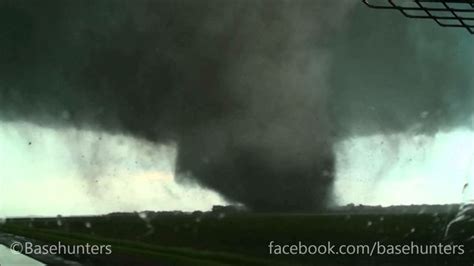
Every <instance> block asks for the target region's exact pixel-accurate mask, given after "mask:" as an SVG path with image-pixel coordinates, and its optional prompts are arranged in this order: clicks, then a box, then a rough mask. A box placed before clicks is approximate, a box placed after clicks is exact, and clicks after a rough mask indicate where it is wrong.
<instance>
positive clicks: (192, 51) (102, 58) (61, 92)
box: [0, 0, 472, 211]
mask: <svg viewBox="0 0 474 266" xmlns="http://www.w3.org/2000/svg"><path fill="white" fill-rule="evenodd" d="M410 25H412V24H410V23H408V22H407V21H406V20H404V19H403V18H400V17H399V16H398V14H393V16H390V14H388V13H383V14H382V13H377V12H373V10H368V9H366V8H364V7H363V6H362V5H358V2H355V1H352V0H351V1H349V0H348V1H300V0H295V1H280V0H276V1H264V0H261V1H241V0H237V1H220V0H205V1H204V0H203V1H191V0H160V1H145V0H138V1H51V0H50V1H41V2H39V1H18V0H16V1H1V2H0V106H1V107H0V108H1V111H0V115H1V118H2V119H3V120H7V121H17V120H24V121H29V122H33V123H37V124H40V125H43V126H47V127H56V128H59V129H61V128H63V127H71V126H73V127H77V128H87V129H93V130H98V131H108V132H112V133H122V134H129V135H133V136H135V137H137V138H144V139H147V140H151V141H154V142H159V143H176V144H177V147H178V159H177V171H178V174H177V176H178V177H179V178H181V179H189V178H190V179H192V180H194V181H197V182H198V183H199V184H201V185H202V186H205V187H208V188H211V189H214V190H216V191H218V192H219V193H220V194H221V195H223V196H224V197H225V198H226V199H228V200H230V201H235V202H241V203H243V204H245V205H247V206H248V207H249V208H251V209H254V210H261V211H302V210H318V209H321V208H323V207H325V206H326V205H327V204H328V203H329V199H330V195H331V192H332V184H333V176H334V168H335V166H334V162H335V160H334V154H333V149H332V146H333V143H334V141H337V140H338V139H340V138H346V137H350V136H354V135H366V134H375V133H381V132H382V133H386V132H398V131H405V130H407V129H411V128H412V127H416V128H417V129H419V130H420V132H433V131H435V129H438V128H449V127H454V126H456V125H458V124H462V123H464V121H465V119H466V118H467V115H466V114H468V112H467V111H466V110H468V109H469V108H468V106H469V105H468V103H469V102H468V100H467V99H472V98H469V97H470V96H472V93H470V91H469V90H468V89H467V86H468V84H469V82H470V75H469V69H467V68H464V67H465V66H466V64H467V63H466V62H464V60H465V59H464V58H463V57H462V56H461V54H459V52H457V50H456V49H457V48H458V46H457V45H456V43H458V42H455V41H453V40H454V39H456V38H457V39H460V38H461V35H455V34H451V35H449V34H445V33H446V31H442V29H438V28H436V30H435V29H434V28H430V27H429V26H428V27H427V29H425V28H422V27H418V28H413V27H411V26H410ZM387 27H394V28H395V30H392V31H391V32H388V31H387ZM462 36H464V35H462ZM450 38H453V39H450ZM424 44H428V45H431V46H430V47H429V48H428V49H425V48H424V47H423V45H424ZM458 45H459V44H458ZM437 48H440V49H442V50H443V51H446V52H447V53H450V56H449V57H446V56H441V55H439V54H437V53H435V52H438V50H437ZM470 69H472V68H470ZM436 71H437V72H436ZM433 72H435V73H442V74H443V75H431V73H433ZM453 81H455V82H454V83H453ZM445 96H449V97H448V98H445ZM465 97H467V98H465ZM460 99H462V101H461V102H460V103H456V104H455V102H456V100H460ZM374 110H375V111H374ZM424 112H427V113H428V115H426V114H425V113H424ZM420 113H423V114H424V115H423V117H424V118H425V120H423V121H421V122H420V119H419V114H420ZM419 123H421V125H419ZM85 167H86V166H85Z"/></svg>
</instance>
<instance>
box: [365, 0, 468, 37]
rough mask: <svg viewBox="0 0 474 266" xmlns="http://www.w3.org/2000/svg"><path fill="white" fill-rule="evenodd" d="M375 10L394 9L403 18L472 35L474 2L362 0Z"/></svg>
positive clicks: (447, 0)
mask: <svg viewBox="0 0 474 266" xmlns="http://www.w3.org/2000/svg"><path fill="white" fill-rule="evenodd" d="M362 1H363V2H364V3H365V4H366V5H367V6H369V7H371V8H376V9H395V10H398V11H400V12H401V13H402V14H403V15H404V16H405V17H408V18H419V19H432V20H434V21H436V23H438V25H440V26H442V27H455V28H465V29H466V30H467V31H469V33H471V34H474V0H362Z"/></svg>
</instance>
